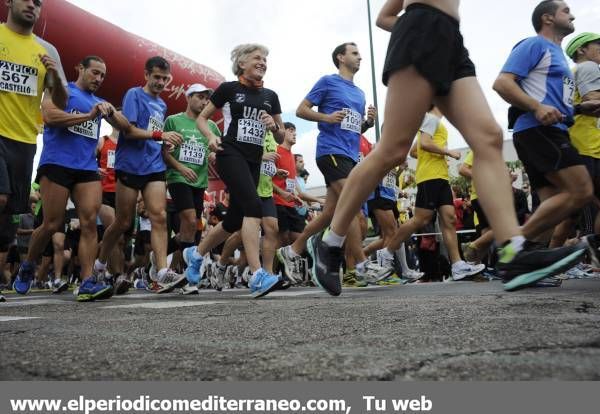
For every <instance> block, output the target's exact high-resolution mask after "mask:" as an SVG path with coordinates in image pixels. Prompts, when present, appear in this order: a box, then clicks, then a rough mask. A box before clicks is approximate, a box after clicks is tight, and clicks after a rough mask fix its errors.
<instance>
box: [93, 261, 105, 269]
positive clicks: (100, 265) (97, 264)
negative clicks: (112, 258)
mask: <svg viewBox="0 0 600 414" xmlns="http://www.w3.org/2000/svg"><path fill="white" fill-rule="evenodd" d="M94 270H97V271H102V270H106V263H102V262H101V261H100V260H99V259H96V260H95V261H94Z"/></svg>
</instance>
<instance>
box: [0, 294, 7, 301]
mask: <svg viewBox="0 0 600 414" xmlns="http://www.w3.org/2000/svg"><path fill="white" fill-rule="evenodd" d="M0 302H6V298H5V297H4V295H3V294H2V292H0Z"/></svg>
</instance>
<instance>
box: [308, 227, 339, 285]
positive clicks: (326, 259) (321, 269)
mask: <svg viewBox="0 0 600 414" xmlns="http://www.w3.org/2000/svg"><path fill="white" fill-rule="evenodd" d="M323 233H324V232H323V231H322V232H320V233H318V234H315V235H314V236H312V237H311V238H310V239H308V241H307V246H306V247H307V250H308V253H309V254H310V256H311V257H312V260H313V266H312V280H313V282H315V284H316V285H318V286H319V287H321V288H322V289H324V290H325V291H327V293H329V294H330V295H332V296H338V295H339V294H340V293H342V282H341V281H340V266H341V264H342V261H343V260H344V249H342V248H341V247H331V246H328V245H327V244H325V242H323Z"/></svg>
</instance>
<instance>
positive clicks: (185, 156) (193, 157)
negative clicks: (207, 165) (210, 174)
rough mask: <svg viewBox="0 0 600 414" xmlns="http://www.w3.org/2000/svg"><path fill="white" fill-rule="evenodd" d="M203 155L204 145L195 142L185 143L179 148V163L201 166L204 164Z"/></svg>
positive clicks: (204, 152)
mask: <svg viewBox="0 0 600 414" xmlns="http://www.w3.org/2000/svg"><path fill="white" fill-rule="evenodd" d="M205 155H206V148H205V147H204V145H202V144H199V143H196V142H186V143H184V144H181V148H180V149H179V161H181V162H189V163H190V164H196V165H202V164H204V156H205Z"/></svg>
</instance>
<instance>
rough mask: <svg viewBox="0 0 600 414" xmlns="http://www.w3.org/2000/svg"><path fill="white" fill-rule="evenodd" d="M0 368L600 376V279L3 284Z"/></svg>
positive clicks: (60, 374)
mask: <svg viewBox="0 0 600 414" xmlns="http://www.w3.org/2000/svg"><path fill="white" fill-rule="evenodd" d="M15 318H23V319H15ZM0 379H1V380H21V379H24V380H34V379H35V380H87V379H89V380H547V379H552V380H600V280H597V279H596V280H568V281H566V282H564V283H563V286H562V287H560V288H537V289H527V290H524V291H520V292H514V293H506V292H504V291H503V290H502V287H501V285H500V283H498V282H479V283H476V282H453V283H429V284H420V285H405V286H386V287H372V288H363V289H359V288H353V289H345V290H344V292H343V294H342V296H340V297H337V298H334V297H331V296H329V295H327V294H326V293H323V292H321V291H320V290H318V289H316V288H292V289H289V290H287V291H280V292H274V293H272V294H270V295H269V296H267V297H265V298H262V299H258V300H256V299H252V298H251V297H250V296H249V295H248V291H246V290H237V289H236V290H225V291H223V292H221V293H219V292H215V291H201V293H200V295H197V296H195V297H189V296H185V297H184V296H181V295H178V294H176V293H173V294H167V295H161V296H158V295H155V294H152V293H148V292H145V291H131V292H130V293H128V294H127V295H124V296H120V297H113V298H112V299H110V300H107V301H97V302H93V303H77V302H76V301H75V300H74V297H73V296H72V295H71V294H69V293H64V294H62V295H58V296H57V295H51V294H50V293H46V292H39V293H33V294H30V295H28V296H16V295H15V294H8V295H7V302H5V303H0Z"/></svg>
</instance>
